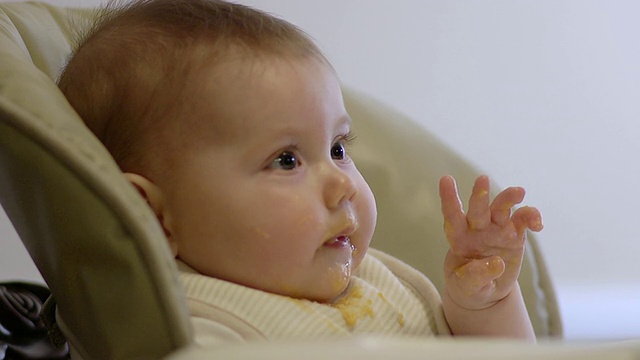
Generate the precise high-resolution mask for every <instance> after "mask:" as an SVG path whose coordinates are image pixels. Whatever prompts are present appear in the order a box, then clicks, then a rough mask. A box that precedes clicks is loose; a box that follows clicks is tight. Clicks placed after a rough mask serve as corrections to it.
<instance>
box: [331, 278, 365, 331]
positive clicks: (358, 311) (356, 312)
mask: <svg viewBox="0 0 640 360" xmlns="http://www.w3.org/2000/svg"><path fill="white" fill-rule="evenodd" d="M372 304H373V301H372V300H371V299H366V298H364V297H363V296H362V289H361V288H360V287H359V286H353V287H351V288H350V289H349V290H348V293H347V294H345V295H344V296H343V297H341V298H340V299H338V301H336V302H335V303H333V304H331V306H332V307H334V308H336V309H337V310H338V311H340V313H341V314H342V317H343V318H344V321H345V323H346V324H347V326H348V327H349V328H353V327H354V326H355V325H356V323H357V322H358V320H360V319H362V318H363V317H365V316H369V317H371V318H372V317H374V315H375V314H374V312H373V307H372V306H371V305H372Z"/></svg>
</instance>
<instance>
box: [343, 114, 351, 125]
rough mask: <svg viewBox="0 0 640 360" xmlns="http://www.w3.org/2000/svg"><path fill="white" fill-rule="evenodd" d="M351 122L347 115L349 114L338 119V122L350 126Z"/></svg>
mask: <svg viewBox="0 0 640 360" xmlns="http://www.w3.org/2000/svg"><path fill="white" fill-rule="evenodd" d="M352 122H353V121H352V120H351V116H349V114H346V115H345V116H343V117H342V118H341V119H340V123H342V124H347V125H348V126H349V127H351V123H352Z"/></svg>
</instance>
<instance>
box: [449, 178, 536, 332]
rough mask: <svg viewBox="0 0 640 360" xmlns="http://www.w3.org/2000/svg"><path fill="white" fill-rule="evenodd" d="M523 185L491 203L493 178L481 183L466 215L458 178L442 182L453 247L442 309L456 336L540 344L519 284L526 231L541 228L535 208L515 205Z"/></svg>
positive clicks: (519, 199) (523, 192) (513, 188)
mask: <svg viewBox="0 0 640 360" xmlns="http://www.w3.org/2000/svg"><path fill="white" fill-rule="evenodd" d="M524 195H525V191H524V189H523V188H520V187H510V188H507V189H505V190H503V191H502V192H501V193H500V194H498V195H497V196H496V198H495V199H494V200H493V201H490V196H489V179H488V178H487V177H486V176H481V177H479V178H478V179H476V182H475V184H474V187H473V191H472V194H471V198H470V199H469V209H468V211H467V213H466V214H465V213H464V210H463V209H462V203H461V201H460V198H459V196H458V191H457V188H456V184H455V180H454V179H453V178H452V177H450V176H445V177H443V178H442V179H441V180H440V198H441V200H442V214H443V216H444V224H445V225H444V228H445V233H446V236H447V240H448V241H449V245H450V249H449V252H448V253H447V256H446V259H445V269H444V270H445V284H446V286H445V292H444V294H443V307H444V311H445V316H446V318H447V322H448V323H449V326H450V328H451V331H452V332H453V334H454V335H478V336H503V337H517V338H523V339H531V340H535V334H534V333H533V328H532V327H531V321H530V319H529V316H528V314H527V311H526V308H525V306H524V301H523V299H522V294H521V292H520V287H519V285H518V275H519V273H520V267H521V265H522V259H523V255H524V248H525V239H526V230H527V229H530V230H532V231H540V230H542V218H541V216H540V213H539V212H538V210H537V209H536V208H533V207H528V206H525V207H521V208H519V209H517V210H516V211H514V212H513V214H512V213H511V209H512V208H513V206H515V205H517V204H520V203H521V202H522V200H523V199H524Z"/></svg>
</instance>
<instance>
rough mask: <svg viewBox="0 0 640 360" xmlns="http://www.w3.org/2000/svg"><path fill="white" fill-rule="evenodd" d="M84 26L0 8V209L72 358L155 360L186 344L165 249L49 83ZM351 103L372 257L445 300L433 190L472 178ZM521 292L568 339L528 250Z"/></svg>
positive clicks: (354, 99)
mask: <svg viewBox="0 0 640 360" xmlns="http://www.w3.org/2000/svg"><path fill="white" fill-rule="evenodd" d="M90 16H91V12H90V11H87V10H73V11H70V10H66V9H62V8H57V7H52V6H49V5H44V4H40V3H0V202H1V204H2V206H3V208H4V209H5V210H6V212H7V215H8V216H9V218H10V219H11V221H12V223H13V224H14V226H15V227H16V230H17V231H18V234H19V235H20V237H21V239H22V240H23V242H24V244H25V245H26V247H27V250H28V251H29V253H30V255H31V257H32V258H33V260H34V261H35V263H36V265H37V267H38V269H39V270H40V272H41V273H42V276H43V278H44V279H45V281H46V282H47V284H48V285H49V287H50V288H51V290H52V293H53V295H54V296H55V298H56V299H57V301H58V318H59V319H60V321H61V323H62V325H63V326H64V329H65V334H66V335H67V337H68V340H69V341H70V342H71V344H72V346H73V348H74V351H75V355H78V356H82V357H85V358H113V359H128V358H141V357H143V358H159V357H162V356H164V355H167V354H170V353H173V352H174V351H176V350H178V349H180V348H183V347H185V346H186V345H188V344H189V343H190V342H191V339H192V337H191V333H190V331H191V330H190V327H189V320H188V315H187V311H186V308H185V305H184V299H183V295H182V292H181V288H180V285H179V283H178V281H177V277H176V269H175V265H174V262H173V259H172V258H171V255H170V253H169V251H168V247H167V246H166V244H165V241H164V235H163V233H162V231H161V229H160V228H159V226H158V224H157V223H156V221H155V218H154V215H153V213H151V211H150V210H149V209H147V206H146V204H145V203H144V201H142V199H141V198H139V196H138V195H137V193H136V192H135V191H134V190H133V188H132V187H131V186H130V185H129V184H128V183H127V182H126V181H125V179H124V177H123V176H121V174H120V172H119V170H118V168H117V166H116V165H115V163H114V162H113V160H112V159H111V157H110V156H109V155H108V153H107V152H106V150H105V149H104V148H103V147H102V146H101V144H100V143H99V142H98V141H97V140H96V139H95V138H94V137H93V136H92V134H91V133H90V132H89V131H88V130H87V129H86V128H85V127H84V125H83V124H82V122H81V120H80V119H79V118H78V116H77V115H76V114H75V112H74V111H73V110H72V109H71V107H70V106H69V105H68V103H67V102H66V101H65V99H64V97H63V96H62V94H61V93H60V92H59V91H58V90H57V87H56V86H55V83H54V80H55V78H56V76H57V75H58V73H59V71H60V69H61V67H62V66H63V64H64V61H65V58H66V56H67V55H68V53H69V51H70V42H71V41H72V39H73V38H74V34H75V33H76V31H74V30H73V28H74V27H75V28H77V27H81V26H83V24H85V23H86V19H87V18H88V17H90ZM345 99H346V102H347V106H348V110H349V112H350V114H351V116H352V117H353V119H354V128H355V132H356V134H357V135H358V140H357V144H356V146H355V149H354V151H353V157H354V159H355V161H356V163H357V164H358V166H359V168H360V169H361V171H362V173H363V174H364V176H365V178H367V180H368V181H369V183H370V184H371V186H372V188H373V191H374V193H375V194H376V197H377V203H378V207H379V225H378V228H377V232H376V235H375V238H374V243H373V245H374V246H375V247H378V248H380V249H382V250H385V251H387V252H389V253H391V254H393V255H396V256H397V257H399V258H401V259H403V260H405V261H406V262H408V263H410V264H411V265H413V266H414V267H416V268H418V269H419V270H421V271H423V272H424V273H426V274H427V275H428V276H429V277H430V278H431V279H432V280H433V281H434V283H435V284H436V285H437V286H438V287H439V288H440V289H441V288H442V261H443V257H444V253H445V251H446V246H447V245H446V242H445V240H444V237H443V233H442V218H441V214H440V205H439V198H438V193H437V188H438V187H437V181H438V179H439V177H440V176H442V175H444V174H451V175H454V176H455V177H456V178H457V179H458V181H459V183H460V188H461V189H462V190H463V195H464V196H465V197H466V196H467V194H468V189H470V187H471V183H472V181H473V179H474V178H475V177H476V176H477V171H476V170H475V169H473V168H472V167H471V166H470V165H469V164H468V163H467V162H466V161H464V160H463V159H461V158H460V157H459V156H457V155H456V154H455V153H454V152H453V151H452V150H451V149H449V148H447V147H446V146H444V145H443V144H442V143H441V142H439V141H438V140H437V139H435V138H434V137H433V136H431V135H430V134H429V133H428V132H427V131H426V130H424V129H422V128H420V127H419V126H417V125H415V124H414V123H413V122H412V121H410V120H409V119H407V118H405V117H404V116H402V115H401V114H399V113H397V112H394V111H393V110H391V109H389V108H388V107H385V106H383V105H381V104H379V103H378V102H376V101H375V100H373V99H370V98H368V97H366V96H363V95H362V94H357V93H354V92H352V91H348V90H347V91H345ZM465 191H466V192H465ZM520 282H521V285H522V288H523V293H524V296H525V299H526V303H527V308H528V310H529V313H530V315H531V318H532V320H533V323H534V327H535V330H536V333H537V334H538V336H540V337H546V336H556V337H558V336H560V335H561V333H562V326H561V322H560V317H559V313H558V306H557V302H556V298H555V295H554V292H553V287H552V284H551V283H550V281H549V276H548V273H547V270H546V268H545V266H544V262H543V259H542V257H541V254H540V252H539V250H538V247H537V245H536V240H535V238H533V237H531V238H530V242H529V246H528V252H527V259H526V262H525V265H524V268H523V272H522V274H521V278H520Z"/></svg>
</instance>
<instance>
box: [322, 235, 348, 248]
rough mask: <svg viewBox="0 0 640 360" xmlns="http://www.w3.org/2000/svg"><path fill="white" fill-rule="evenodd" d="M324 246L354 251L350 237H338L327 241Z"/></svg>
mask: <svg viewBox="0 0 640 360" xmlns="http://www.w3.org/2000/svg"><path fill="white" fill-rule="evenodd" d="M324 246H327V247H332V248H347V247H350V248H352V249H353V245H352V244H351V238H349V237H348V236H336V237H334V238H333V239H330V240H327V241H326V242H325V243H324Z"/></svg>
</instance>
